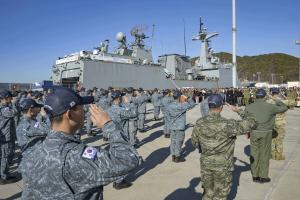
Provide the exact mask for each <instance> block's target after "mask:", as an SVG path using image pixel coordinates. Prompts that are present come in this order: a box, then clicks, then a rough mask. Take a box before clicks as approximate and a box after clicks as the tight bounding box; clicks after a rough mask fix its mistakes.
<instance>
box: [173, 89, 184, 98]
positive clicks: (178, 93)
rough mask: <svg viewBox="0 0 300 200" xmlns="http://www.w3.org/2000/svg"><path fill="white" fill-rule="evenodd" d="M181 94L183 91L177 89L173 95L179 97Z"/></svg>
mask: <svg viewBox="0 0 300 200" xmlns="http://www.w3.org/2000/svg"><path fill="white" fill-rule="evenodd" d="M181 95H182V92H180V91H179V90H176V91H175V92H174V93H173V97H174V98H175V99H178V98H179V97H180V96H181Z"/></svg>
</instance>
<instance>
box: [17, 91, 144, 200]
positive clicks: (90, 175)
mask: <svg viewBox="0 0 300 200" xmlns="http://www.w3.org/2000/svg"><path fill="white" fill-rule="evenodd" d="M92 102H93V97H91V96H89V97H81V96H79V95H78V94H77V93H75V92H73V91H72V90H70V89H67V88H56V89H55V90H54V92H53V93H51V94H49V95H48V97H47V99H46V102H45V105H44V108H45V110H47V113H48V114H49V115H50V119H51V122H52V130H51V131H50V132H49V133H48V135H47V137H46V138H45V140H44V141H43V142H41V143H39V144H36V145H35V147H34V148H33V150H32V152H31V153H30V154H26V155H25V156H24V157H23V159H22V162H21V167H20V169H21V171H22V176H23V183H24V190H23V193H22V199H37V200H41V199H43V200H52V199H55V200H70V199H78V200H81V199H82V200H83V199H89V200H102V199H103V186H104V185H107V184H109V183H111V182H113V181H115V180H118V179H119V178H120V177H122V176H123V175H124V174H127V173H128V172H129V171H131V170H132V169H134V168H135V167H136V166H137V165H138V162H139V159H138V155H137V152H136V150H135V149H134V148H133V147H132V146H131V145H130V144H129V143H128V141H127V140H126V138H127V137H125V136H124V134H123V132H122V130H121V129H120V128H119V127H118V126H117V125H116V124H115V123H114V122H113V121H112V120H111V119H110V117H109V115H108V114H107V113H106V112H105V111H103V110H102V109H101V108H100V107H97V106H96V105H91V106H90V112H91V119H92V121H93V123H94V124H95V125H96V126H97V127H99V128H102V130H103V131H104V132H106V133H107V135H108V139H109V144H110V146H109V149H108V150H103V149H100V148H97V149H96V148H93V147H89V146H86V145H85V144H83V143H81V141H80V140H78V139H76V138H75V137H74V133H75V131H76V130H77V129H80V128H82V127H83V125H84V111H83V105H84V104H89V103H92Z"/></svg>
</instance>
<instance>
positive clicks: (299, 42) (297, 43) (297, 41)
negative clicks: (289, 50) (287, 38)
mask: <svg viewBox="0 0 300 200" xmlns="http://www.w3.org/2000/svg"><path fill="white" fill-rule="evenodd" d="M296 45H300V40H296ZM299 82H300V48H299Z"/></svg>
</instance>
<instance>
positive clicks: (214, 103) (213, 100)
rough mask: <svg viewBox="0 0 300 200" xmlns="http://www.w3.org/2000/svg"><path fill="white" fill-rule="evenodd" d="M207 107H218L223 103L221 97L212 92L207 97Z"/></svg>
mask: <svg viewBox="0 0 300 200" xmlns="http://www.w3.org/2000/svg"><path fill="white" fill-rule="evenodd" d="M207 101H208V107H209V108H219V107H220V106H222V105H223V97H222V96H221V95H220V94H212V95H210V96H209V97H208V99H207Z"/></svg>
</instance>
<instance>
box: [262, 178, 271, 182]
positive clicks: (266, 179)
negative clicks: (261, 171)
mask: <svg viewBox="0 0 300 200" xmlns="http://www.w3.org/2000/svg"><path fill="white" fill-rule="evenodd" d="M260 182H261V183H269V182H271V179H270V178H260Z"/></svg>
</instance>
